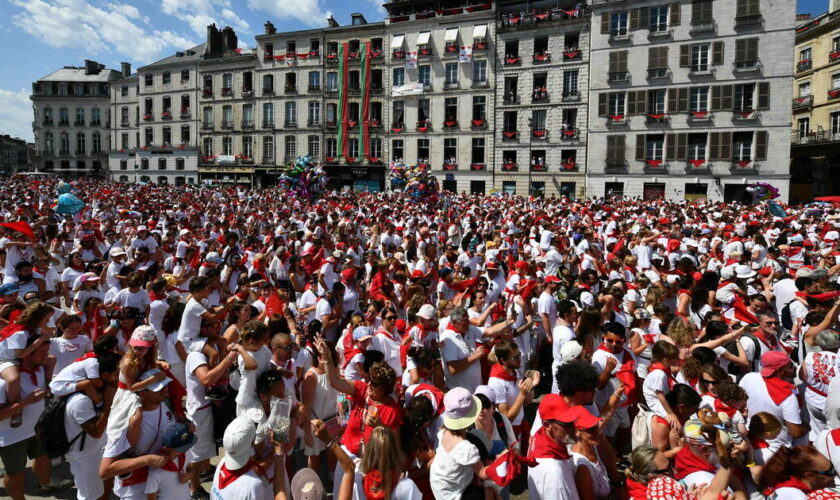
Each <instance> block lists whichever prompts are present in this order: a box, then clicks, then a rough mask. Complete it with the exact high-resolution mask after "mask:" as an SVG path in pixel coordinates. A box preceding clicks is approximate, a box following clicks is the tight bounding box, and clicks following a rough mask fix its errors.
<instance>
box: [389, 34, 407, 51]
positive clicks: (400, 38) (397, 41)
mask: <svg viewBox="0 0 840 500" xmlns="http://www.w3.org/2000/svg"><path fill="white" fill-rule="evenodd" d="M404 43H405V35H394V39H393V40H392V41H391V48H392V49H401V48H402V47H403V44H404Z"/></svg>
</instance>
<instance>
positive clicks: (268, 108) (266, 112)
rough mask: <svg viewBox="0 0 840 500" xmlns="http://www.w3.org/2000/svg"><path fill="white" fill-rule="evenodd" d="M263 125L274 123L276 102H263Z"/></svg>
mask: <svg viewBox="0 0 840 500" xmlns="http://www.w3.org/2000/svg"><path fill="white" fill-rule="evenodd" d="M262 113H263V126H272V125H274V104H273V103H270V102H265V103H263V109H262Z"/></svg>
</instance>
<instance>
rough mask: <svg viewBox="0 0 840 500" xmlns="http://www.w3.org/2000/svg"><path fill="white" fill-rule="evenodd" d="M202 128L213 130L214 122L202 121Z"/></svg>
mask: <svg viewBox="0 0 840 500" xmlns="http://www.w3.org/2000/svg"><path fill="white" fill-rule="evenodd" d="M201 130H213V122H202V123H201Z"/></svg>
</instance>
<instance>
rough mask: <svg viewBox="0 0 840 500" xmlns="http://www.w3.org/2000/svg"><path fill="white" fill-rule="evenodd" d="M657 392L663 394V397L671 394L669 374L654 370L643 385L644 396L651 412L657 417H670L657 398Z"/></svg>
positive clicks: (649, 373)
mask: <svg viewBox="0 0 840 500" xmlns="http://www.w3.org/2000/svg"><path fill="white" fill-rule="evenodd" d="M657 392H661V393H662V394H663V395H667V394H668V393H669V392H671V388H670V386H669V384H668V374H667V373H665V372H664V371H662V370H654V371H652V372H650V371H649V372H648V373H647V377H645V381H644V383H643V384H642V394H644V396H645V402H646V403H647V405H648V408H650V411H652V412H653V414H654V415H656V416H657V417H661V418H665V417H667V416H668V415H667V413H666V412H665V408H664V407H663V406H662V403H660V402H659V398H658V397H656V393H657Z"/></svg>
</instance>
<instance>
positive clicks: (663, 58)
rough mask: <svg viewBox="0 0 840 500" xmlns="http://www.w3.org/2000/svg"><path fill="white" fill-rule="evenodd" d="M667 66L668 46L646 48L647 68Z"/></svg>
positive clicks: (664, 67) (665, 67)
mask: <svg viewBox="0 0 840 500" xmlns="http://www.w3.org/2000/svg"><path fill="white" fill-rule="evenodd" d="M667 68H668V47H651V48H650V49H648V69H649V70H650V69H667Z"/></svg>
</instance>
